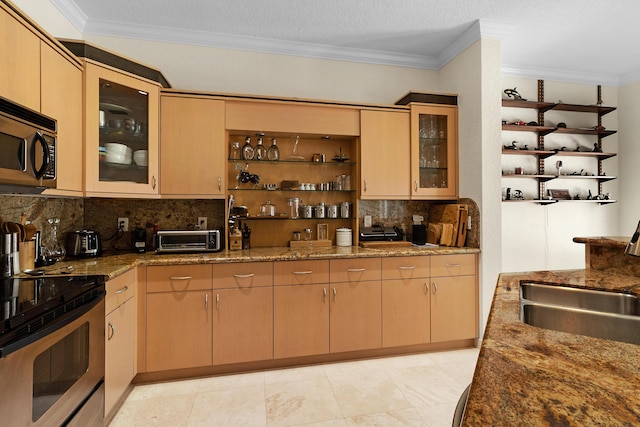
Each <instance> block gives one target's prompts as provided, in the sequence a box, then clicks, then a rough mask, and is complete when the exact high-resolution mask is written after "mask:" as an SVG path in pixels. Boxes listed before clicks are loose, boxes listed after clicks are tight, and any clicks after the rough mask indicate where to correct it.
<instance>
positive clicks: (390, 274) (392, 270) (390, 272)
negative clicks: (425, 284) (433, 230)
mask: <svg viewBox="0 0 640 427" xmlns="http://www.w3.org/2000/svg"><path fill="white" fill-rule="evenodd" d="M429 258H430V257H429V256H406V257H391V258H382V280H391V279H416V278H419V277H429Z"/></svg>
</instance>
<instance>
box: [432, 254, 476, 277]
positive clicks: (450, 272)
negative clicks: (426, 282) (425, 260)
mask: <svg viewBox="0 0 640 427" xmlns="http://www.w3.org/2000/svg"><path fill="white" fill-rule="evenodd" d="M476 271H477V269H476V255H475V254H459V255H433V256H431V277H444V276H471V275H474V274H476Z"/></svg>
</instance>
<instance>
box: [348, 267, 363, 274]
mask: <svg viewBox="0 0 640 427" xmlns="http://www.w3.org/2000/svg"><path fill="white" fill-rule="evenodd" d="M363 271H365V269H364V268H347V272H349V273H362V272H363Z"/></svg>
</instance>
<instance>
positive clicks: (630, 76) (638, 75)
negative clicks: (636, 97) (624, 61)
mask: <svg viewBox="0 0 640 427" xmlns="http://www.w3.org/2000/svg"><path fill="white" fill-rule="evenodd" d="M637 81H640V70H638V71H634V72H632V73H627V74H623V75H622V76H620V86H626V85H628V84H631V83H635V82H637Z"/></svg>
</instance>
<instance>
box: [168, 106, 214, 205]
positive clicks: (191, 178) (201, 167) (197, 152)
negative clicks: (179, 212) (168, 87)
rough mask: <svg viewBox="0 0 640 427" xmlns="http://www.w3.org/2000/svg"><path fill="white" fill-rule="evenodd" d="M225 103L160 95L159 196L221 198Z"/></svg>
mask: <svg viewBox="0 0 640 427" xmlns="http://www.w3.org/2000/svg"><path fill="white" fill-rule="evenodd" d="M224 110H225V105H224V101H220V100H214V99H208V98H199V97H195V96H185V95H181V96H180V95H175V94H171V93H163V94H162V96H161V102H160V151H161V156H160V159H161V164H160V173H161V175H160V176H161V179H160V193H161V194H162V196H171V197H172V198H224V196H225V189H226V172H225V170H226V169H225V167H226V161H225V159H226V150H225V145H226V144H225V128H224Z"/></svg>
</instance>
